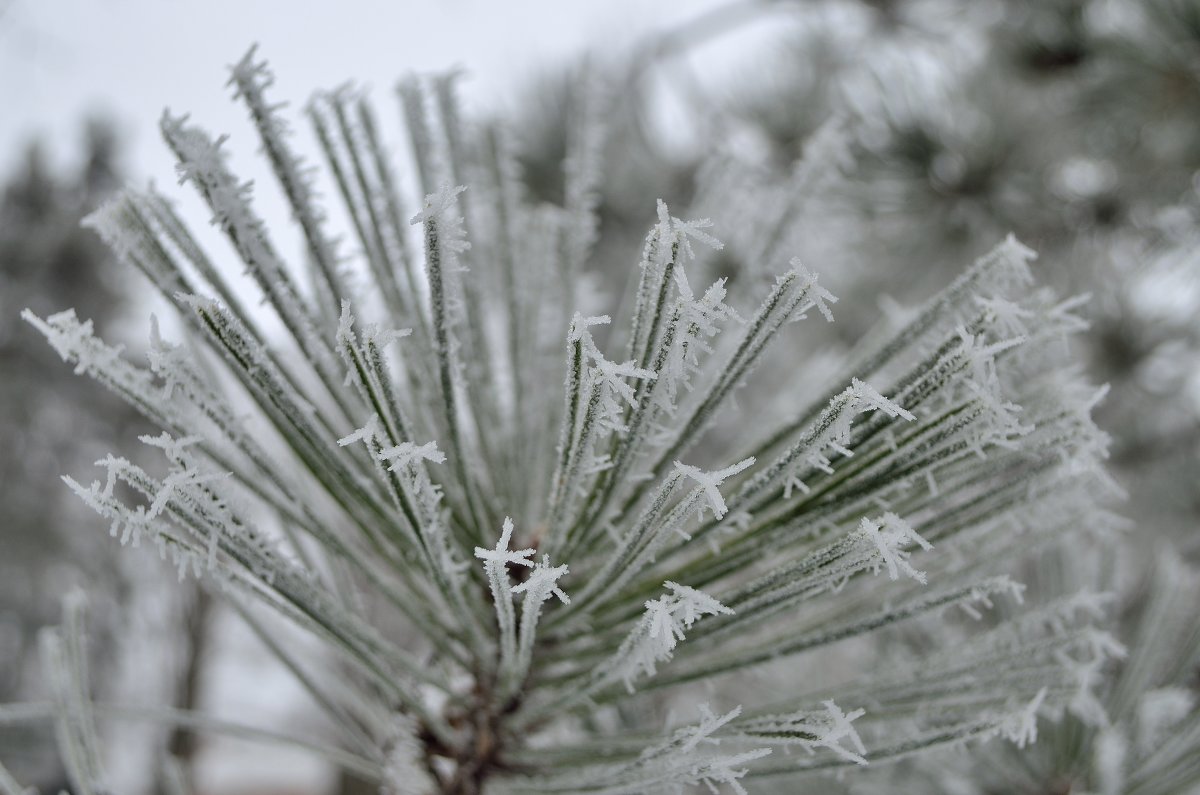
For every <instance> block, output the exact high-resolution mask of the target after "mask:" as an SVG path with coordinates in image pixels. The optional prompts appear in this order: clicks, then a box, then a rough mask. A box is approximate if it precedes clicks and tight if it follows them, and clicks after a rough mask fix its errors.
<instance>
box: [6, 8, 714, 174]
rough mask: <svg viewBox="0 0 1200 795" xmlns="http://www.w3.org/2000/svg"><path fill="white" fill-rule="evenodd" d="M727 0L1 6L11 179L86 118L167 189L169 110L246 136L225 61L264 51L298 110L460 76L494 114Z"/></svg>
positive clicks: (467, 94) (134, 167) (71, 135)
mask: <svg viewBox="0 0 1200 795" xmlns="http://www.w3.org/2000/svg"><path fill="white" fill-rule="evenodd" d="M721 2H722V0H689V1H688V2H675V3H647V2H644V1H642V0H505V1H504V2H498V1H497V0H423V1H421V2H416V1H414V0H393V1H392V2H378V0H374V1H372V0H339V2H336V3H333V2H320V3H318V2H307V1H305V0H290V1H286V2H285V0H272V1H271V2H266V1H265V0H260V1H259V2H254V0H204V2H184V1H183V0H0V97H2V98H3V104H2V105H0V107H3V112H2V113H0V168H3V169H4V170H7V167H8V166H9V164H10V163H11V162H12V158H13V156H14V153H15V152H16V151H19V149H18V147H19V146H20V145H21V143H22V142H23V141H24V140H26V139H27V138H28V137H29V136H31V135H33V134H34V133H40V134H44V135H48V136H49V139H50V142H51V146H52V149H53V151H55V152H56V153H57V154H59V155H60V156H63V155H64V154H66V153H68V152H71V151H72V150H73V149H74V147H73V146H72V141H73V140H76V139H77V137H78V135H79V119H80V118H81V117H82V116H83V115H84V114H86V113H88V112H91V111H103V112H107V113H108V114H109V115H111V116H112V117H113V118H114V119H115V120H116V121H118V123H119V124H120V126H121V130H122V131H123V132H124V133H125V135H126V137H127V139H128V141H129V149H128V150H127V152H128V156H127V158H126V161H127V166H128V167H129V168H130V170H131V173H132V174H133V175H134V176H135V177H141V178H146V177H157V178H158V179H159V180H164V181H165V180H167V179H169V177H170V175H171V174H172V162H171V160H170V158H169V156H168V155H167V153H166V152H165V149H164V147H162V146H161V145H160V144H159V142H158V135H157V129H156V122H157V119H158V117H159V115H160V113H161V112H162V109H163V108H164V107H167V106H169V107H170V108H171V109H172V110H173V111H175V112H189V113H191V114H193V118H194V119H196V120H197V121H198V122H200V123H201V124H203V125H204V126H205V127H207V128H208V129H210V130H213V131H217V132H221V131H232V132H234V133H235V135H236V134H237V133H239V132H242V133H244V132H245V131H246V128H245V122H244V118H243V111H242V110H241V109H240V108H239V107H237V106H236V105H234V104H233V103H232V102H230V101H229V92H228V90H227V89H225V87H224V82H225V78H226V66H227V65H228V64H230V63H232V62H234V61H235V60H237V59H238V58H239V57H240V56H241V55H242V54H243V53H244V52H245V50H246V49H247V47H248V46H249V45H250V44H251V43H253V42H258V43H259V45H260V50H259V51H260V53H261V54H262V55H263V56H264V57H266V58H267V59H269V60H270V62H271V64H272V65H273V67H274V69H275V71H276V73H277V75H278V87H277V88H276V90H275V92H274V95H275V96H276V97H278V98H280V99H285V100H290V101H293V102H303V101H304V100H305V99H306V98H307V97H308V95H309V93H310V92H311V91H312V90H313V89H314V88H328V87H332V86H334V85H337V84H339V83H341V82H343V81H345V80H348V79H354V80H356V81H359V82H361V83H364V84H366V85H369V86H371V87H373V88H374V89H375V91H376V93H377V94H382V93H384V92H385V91H386V90H387V89H389V88H390V87H391V85H392V83H393V81H394V80H395V79H396V78H397V77H399V76H400V75H402V74H404V73H405V72H407V71H409V70H414V69H415V70H424V71H429V70H440V69H445V68H447V67H450V66H454V65H461V66H463V67H465V69H466V71H467V73H468V76H469V77H468V79H467V80H466V81H464V82H463V84H462V93H463V96H464V98H465V100H466V101H467V102H468V103H469V104H471V105H474V106H475V107H497V106H503V104H504V103H505V102H506V101H507V100H509V99H511V97H512V95H513V92H514V86H516V85H519V84H520V83H521V82H522V78H523V77H527V76H529V75H531V74H533V73H534V72H535V70H536V69H538V68H539V67H546V66H548V65H552V64H554V63H556V62H561V61H563V60H564V59H566V58H568V57H570V56H573V55H576V54H578V53H579V52H581V51H582V50H583V49H584V48H585V47H589V46H595V45H596V44H597V43H599V42H605V41H607V42H629V41H632V40H634V39H635V38H636V37H639V36H641V35H644V34H646V33H647V32H649V31H652V30H656V29H662V28H664V27H669V26H672V25H674V24H678V23H679V22H680V21H682V20H685V19H688V18H691V17H692V16H694V15H696V14H698V13H701V12H703V11H704V10H705V9H709V8H712V7H714V6H717V5H720V4H721Z"/></svg>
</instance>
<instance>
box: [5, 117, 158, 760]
mask: <svg viewBox="0 0 1200 795" xmlns="http://www.w3.org/2000/svg"><path fill="white" fill-rule="evenodd" d="M84 137H85V140H84V143H83V147H82V150H83V156H82V158H81V160H80V163H79V164H78V166H76V167H73V168H71V169H69V170H68V169H63V170H59V169H56V168H55V167H54V166H53V165H52V164H51V162H50V157H49V155H48V154H47V153H46V152H45V151H44V149H43V148H42V147H41V145H39V144H38V143H37V142H36V141H35V142H33V143H31V144H30V145H29V147H28V149H27V150H26V152H25V154H24V156H23V157H22V158H21V161H20V163H19V165H18V167H17V170H16V173H15V174H13V175H12V176H11V177H10V178H9V179H8V181H7V184H6V185H5V186H4V188H3V196H2V198H0V279H2V280H3V281H2V283H0V372H3V377H2V378H0V406H2V407H3V408H2V409H0V445H2V446H3V449H4V451H5V454H4V456H3V457H2V458H0V503H2V504H3V505H4V521H5V535H4V555H2V556H0V602H2V603H3V605H4V611H3V613H2V614H0V616H2V619H0V620H2V623H0V632H2V634H0V699H2V700H14V699H16V698H18V697H19V696H22V695H25V694H27V693H28V692H29V690H30V688H31V687H33V686H34V677H33V673H34V669H35V668H36V665H37V663H36V643H35V636H36V633H37V630H38V629H39V628H40V627H41V626H44V625H46V624H52V623H54V622H55V621H57V620H58V612H59V608H58V600H59V596H60V595H61V594H62V593H63V592H64V591H65V590H67V589H69V588H70V587H71V586H73V585H80V586H86V587H87V588H88V589H89V590H91V591H92V592H93V593H96V594H98V595H100V600H101V609H100V610H99V611H98V612H99V613H100V620H99V621H98V622H97V624H96V626H95V632H94V636H93V642H94V646H95V648H96V650H97V652H98V658H99V659H103V660H110V661H111V659H112V643H113V637H112V633H113V629H114V628H113V627H112V626H111V622H108V621H106V620H105V618H104V617H105V616H108V615H112V614H113V613H114V612H115V610H114V608H115V606H116V605H117V604H118V603H119V602H121V601H122V600H123V599H124V598H125V593H124V592H123V591H124V588H123V585H124V583H125V578H124V577H122V576H117V568H118V567H119V564H118V562H117V561H116V560H115V556H114V555H112V554H111V550H109V549H108V547H109V546H110V545H108V544H104V543H102V542H101V541H100V539H97V538H95V535H94V534H83V533H77V532H73V531H75V530H77V529H78V528H79V527H80V526H82V525H83V523H84V521H85V519H84V518H83V516H82V512H81V511H80V510H79V506H77V505H75V504H74V502H73V501H72V500H69V499H67V498H66V494H65V493H63V492H61V491H60V490H58V489H55V488H53V487H52V486H51V485H50V484H53V483H54V482H55V481H57V479H58V475H59V474H61V473H62V472H65V471H69V470H70V469H72V468H74V467H78V466H84V465H86V464H87V463H89V462H91V461H93V460H95V459H96V458H99V457H100V456H101V455H103V453H104V450H106V449H107V447H106V446H107V444H108V443H109V440H111V439H113V438H115V437H116V435H117V434H119V433H123V432H126V430H127V429H128V428H129V427H130V426H131V424H133V423H135V422H136V420H135V417H134V415H133V414H132V412H131V411H130V410H129V409H128V408H126V407H125V406H124V405H123V404H122V403H121V402H120V401H118V400H117V399H116V398H114V397H112V396H110V395H109V394H107V393H106V392H105V391H104V390H103V389H101V388H98V387H97V386H96V385H95V384H90V383H84V382H83V381H82V380H81V379H78V378H74V377H72V374H71V372H70V371H69V370H64V368H63V367H62V362H61V361H60V360H59V359H58V357H57V356H56V355H55V354H54V352H53V350H50V349H48V348H47V347H46V346H45V345H44V344H41V341H40V340H38V339H37V337H36V335H34V334H31V333H30V330H29V329H28V328H27V327H26V325H25V324H24V323H22V322H21V320H20V312H21V310H22V309H23V308H25V307H26V306H29V307H40V308H41V311H51V312H53V311H58V310H60V309H62V308H63V307H67V306H73V305H75V306H79V307H80V308H81V311H82V312H83V313H85V314H86V316H88V317H92V318H95V320H96V323H97V326H100V327H103V326H109V325H110V324H112V323H113V322H115V321H116V319H117V318H118V317H119V315H120V312H121V309H122V297H121V296H122V291H120V290H119V289H118V286H117V285H116V284H115V283H114V282H113V279H114V278H115V277H114V276H113V262H112V257H111V255H110V254H109V252H108V251H107V249H106V248H105V247H104V246H103V245H101V244H100V242H99V241H98V240H97V239H96V238H95V236H94V235H93V234H92V233H90V232H89V231H87V230H85V229H83V228H82V227H81V226H80V220H81V219H82V218H83V216H84V215H86V214H87V213H88V212H90V211H91V210H92V209H93V208H95V207H96V206H97V204H98V203H99V202H100V201H101V200H103V199H104V197H105V196H106V195H107V194H108V193H109V192H111V191H112V190H113V189H115V188H116V187H117V186H118V184H119V182H120V178H119V175H118V168H119V165H118V159H117V155H118V146H117V140H116V136H115V132H114V130H113V128H112V126H111V125H109V124H107V123H105V122H101V121H91V122H89V123H88V124H87V126H86V129H85V135H84ZM85 562H86V563H85ZM84 565H86V566H87V569H86V570H85V569H84V568H83V566H84ZM98 671H99V674H98V676H99V677H100V678H103V677H104V671H105V666H104V665H100V666H99V667H98ZM24 734H25V733H24V732H21V733H19V734H18V733H15V732H7V733H5V734H0V745H3V746H5V750H6V751H7V752H8V753H7V757H6V758H12V759H13V760H15V761H16V762H18V763H22V764H27V765H28V766H29V767H28V770H29V773H31V774H32V775H31V776H30V778H33V780H42V781H47V777H52V776H53V774H54V769H55V763H54V758H53V755H52V754H51V749H52V745H50V744H48V743H46V742H44V740H45V738H38V737H29V736H24ZM10 747H16V748H17V749H18V750H17V752H16V753H14V752H13V750H11V749H10ZM20 747H24V748H25V749H26V750H25V752H24V753H21V752H20V751H19V748H20Z"/></svg>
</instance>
